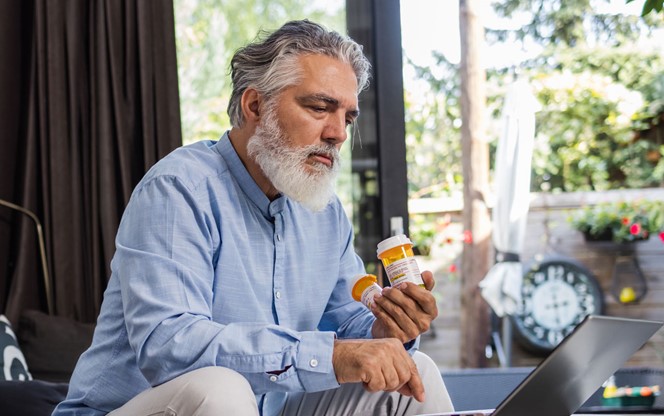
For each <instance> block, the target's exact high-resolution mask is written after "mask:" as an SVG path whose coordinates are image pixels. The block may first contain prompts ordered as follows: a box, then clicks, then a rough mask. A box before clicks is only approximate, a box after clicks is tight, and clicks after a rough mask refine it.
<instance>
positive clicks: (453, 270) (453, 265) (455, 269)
mask: <svg viewBox="0 0 664 416" xmlns="http://www.w3.org/2000/svg"><path fill="white" fill-rule="evenodd" d="M448 270H449V272H450V273H456V271H457V265H456V264H454V263H452V264H450V268H449V269H448Z"/></svg>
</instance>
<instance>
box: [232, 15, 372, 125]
mask: <svg viewBox="0 0 664 416" xmlns="http://www.w3.org/2000/svg"><path fill="white" fill-rule="evenodd" d="M262 36H267V37H266V38H265V39H264V40H262V41H261V40H260V39H259V40H257V41H255V42H253V43H250V44H248V45H247V46H245V47H243V48H240V49H238V50H237V52H235V54H234V55H233V58H232V59H231V65H230V66H231V68H230V69H231V81H232V82H233V92H232V93H231V98H230V101H229V103H228V115H229V117H230V119H231V125H233V126H234V127H241V126H242V125H243V124H244V115H243V114H242V109H241V108H240V100H241V98H242V94H243V93H244V91H245V90H246V89H247V88H249V87H252V88H255V89H256V91H258V92H259V93H260V94H262V95H263V96H265V97H266V98H267V99H268V100H269V99H270V98H273V97H274V96H275V95H276V94H278V93H279V92H280V91H282V90H283V89H284V88H286V87H289V86H292V85H294V84H295V83H297V82H298V78H299V73H300V68H299V65H298V57H300V56H302V55H327V56H330V57H332V58H336V59H339V60H340V61H342V62H345V63H348V64H349V65H350V66H351V67H352V68H353V71H354V72H355V76H356V78H357V86H358V93H359V92H360V91H362V90H363V89H364V88H366V86H367V84H368V82H369V69H370V67H371V65H370V63H369V61H368V60H367V58H366V57H365V56H364V54H363V53H362V46H360V45H359V44H358V43H357V42H355V41H354V40H352V39H351V38H349V37H347V36H343V35H340V34H339V33H337V32H334V31H330V30H328V29H326V28H324V27H323V26H321V25H319V24H317V23H314V22H311V21H309V20H296V21H291V22H288V23H286V24H284V25H283V26H282V27H281V28H280V29H278V30H276V31H275V32H273V33H272V34H269V33H266V32H263V31H261V33H260V34H259V38H261V37H262Z"/></svg>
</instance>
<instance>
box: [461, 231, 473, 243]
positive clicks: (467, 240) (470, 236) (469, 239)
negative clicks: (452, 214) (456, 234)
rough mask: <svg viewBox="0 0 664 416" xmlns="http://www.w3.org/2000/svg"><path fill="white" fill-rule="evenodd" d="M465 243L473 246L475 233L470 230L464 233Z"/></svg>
mask: <svg viewBox="0 0 664 416" xmlns="http://www.w3.org/2000/svg"><path fill="white" fill-rule="evenodd" d="M463 242H464V243H466V244H472V243H473V233H472V231H470V230H465V231H464V232H463Z"/></svg>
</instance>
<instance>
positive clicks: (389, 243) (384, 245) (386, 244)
mask: <svg viewBox="0 0 664 416" xmlns="http://www.w3.org/2000/svg"><path fill="white" fill-rule="evenodd" d="M404 244H410V245H411V246H412V245H413V243H412V242H411V241H410V239H409V238H408V237H406V236H405V235H404V234H398V235H395V236H393V237H390V238H386V239H385V240H383V241H381V242H380V243H378V249H377V250H376V254H377V255H380V253H382V252H384V251H386V250H389V249H391V248H394V247H399V246H402V245H404Z"/></svg>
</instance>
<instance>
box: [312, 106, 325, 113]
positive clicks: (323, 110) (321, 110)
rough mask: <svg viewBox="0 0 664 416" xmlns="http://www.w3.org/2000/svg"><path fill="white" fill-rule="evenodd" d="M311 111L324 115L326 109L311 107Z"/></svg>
mask: <svg viewBox="0 0 664 416" xmlns="http://www.w3.org/2000/svg"><path fill="white" fill-rule="evenodd" d="M311 109H312V110H313V111H315V112H317V113H324V112H325V111H326V110H327V109H326V108H325V107H318V106H312V107H311Z"/></svg>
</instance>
